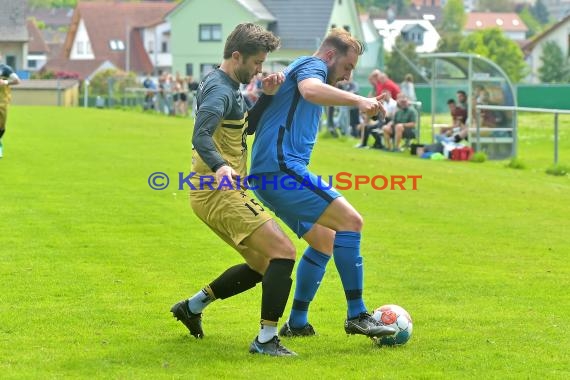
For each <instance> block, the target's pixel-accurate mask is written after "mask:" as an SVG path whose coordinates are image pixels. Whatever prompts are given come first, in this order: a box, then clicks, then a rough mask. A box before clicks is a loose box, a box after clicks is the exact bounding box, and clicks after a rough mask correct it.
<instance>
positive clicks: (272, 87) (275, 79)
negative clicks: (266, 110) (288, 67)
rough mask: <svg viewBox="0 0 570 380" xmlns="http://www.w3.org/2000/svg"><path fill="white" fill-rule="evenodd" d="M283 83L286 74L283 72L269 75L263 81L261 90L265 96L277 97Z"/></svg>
mask: <svg viewBox="0 0 570 380" xmlns="http://www.w3.org/2000/svg"><path fill="white" fill-rule="evenodd" d="M283 82H285V74H283V73H282V72H279V73H273V74H269V75H268V76H266V77H265V78H263V79H262V80H261V90H262V91H263V93H264V94H265V95H275V94H276V93H277V91H278V90H279V87H281V85H282V84H283Z"/></svg>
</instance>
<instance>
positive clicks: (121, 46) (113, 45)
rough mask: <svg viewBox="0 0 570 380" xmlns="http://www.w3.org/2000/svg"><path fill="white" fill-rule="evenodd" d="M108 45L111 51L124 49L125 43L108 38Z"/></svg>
mask: <svg viewBox="0 0 570 380" xmlns="http://www.w3.org/2000/svg"><path fill="white" fill-rule="evenodd" d="M109 47H110V48H111V50H113V51H119V50H125V43H124V42H123V41H122V40H109Z"/></svg>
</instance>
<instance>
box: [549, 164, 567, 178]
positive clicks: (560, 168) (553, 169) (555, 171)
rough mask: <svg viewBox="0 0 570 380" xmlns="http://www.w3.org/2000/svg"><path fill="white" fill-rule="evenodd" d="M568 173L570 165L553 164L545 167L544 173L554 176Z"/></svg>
mask: <svg viewBox="0 0 570 380" xmlns="http://www.w3.org/2000/svg"><path fill="white" fill-rule="evenodd" d="M569 173H570V167H568V166H566V165H560V164H554V165H552V166H550V167H549V168H548V169H546V174H550V175H555V176H568V175H569Z"/></svg>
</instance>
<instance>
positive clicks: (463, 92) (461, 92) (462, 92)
mask: <svg viewBox="0 0 570 380" xmlns="http://www.w3.org/2000/svg"><path fill="white" fill-rule="evenodd" d="M457 93H458V94H461V95H463V96H465V97H467V93H466V92H465V91H463V90H459V91H457Z"/></svg>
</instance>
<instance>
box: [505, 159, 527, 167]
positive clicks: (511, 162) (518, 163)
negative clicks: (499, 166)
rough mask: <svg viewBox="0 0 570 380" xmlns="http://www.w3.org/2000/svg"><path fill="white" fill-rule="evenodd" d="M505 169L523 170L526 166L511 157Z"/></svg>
mask: <svg viewBox="0 0 570 380" xmlns="http://www.w3.org/2000/svg"><path fill="white" fill-rule="evenodd" d="M505 166H506V167H507V168H511V169H525V168H526V165H525V164H524V162H522V161H521V160H520V159H518V158H516V157H513V158H511V160H510V161H509V163H508V164H506V165H505Z"/></svg>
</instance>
